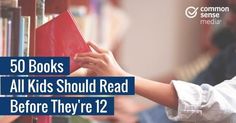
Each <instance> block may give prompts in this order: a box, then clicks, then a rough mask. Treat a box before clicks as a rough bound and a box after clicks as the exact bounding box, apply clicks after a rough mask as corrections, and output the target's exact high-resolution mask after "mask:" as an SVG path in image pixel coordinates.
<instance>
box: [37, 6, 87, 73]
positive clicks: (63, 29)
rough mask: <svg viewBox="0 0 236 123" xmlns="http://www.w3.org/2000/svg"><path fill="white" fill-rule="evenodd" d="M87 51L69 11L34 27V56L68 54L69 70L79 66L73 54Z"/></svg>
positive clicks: (71, 70)
mask: <svg viewBox="0 0 236 123" xmlns="http://www.w3.org/2000/svg"><path fill="white" fill-rule="evenodd" d="M89 51H90V48H89V46H88V45H87V44H86V42H85V41H84V39H83V37H82V36H81V34H80V32H79V30H78V28H77V26H76V24H75V21H74V20H73V17H72V15H71V13H70V12H69V11H65V12H63V13H62V14H60V15H59V16H58V17H56V18H54V19H52V20H51V21H49V22H47V23H46V24H44V25H42V26H40V27H38V28H37V29H36V43H35V56H47V57H49V56H50V57H51V56H57V57H66V56H67V57H68V56H69V57H70V72H74V71H75V70H77V69H78V68H80V65H79V64H78V63H77V62H75V61H74V60H73V59H74V56H75V54H76V53H82V52H89Z"/></svg>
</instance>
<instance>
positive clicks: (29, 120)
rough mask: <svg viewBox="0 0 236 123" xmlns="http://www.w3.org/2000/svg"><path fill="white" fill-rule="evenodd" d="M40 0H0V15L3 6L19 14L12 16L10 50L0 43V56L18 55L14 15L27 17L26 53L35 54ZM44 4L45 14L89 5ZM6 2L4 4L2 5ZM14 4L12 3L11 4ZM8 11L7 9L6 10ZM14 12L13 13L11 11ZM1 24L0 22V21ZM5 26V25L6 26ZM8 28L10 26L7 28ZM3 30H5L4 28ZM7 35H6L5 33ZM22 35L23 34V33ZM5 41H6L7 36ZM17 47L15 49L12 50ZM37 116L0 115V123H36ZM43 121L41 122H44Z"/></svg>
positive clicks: (52, 0)
mask: <svg viewBox="0 0 236 123" xmlns="http://www.w3.org/2000/svg"><path fill="white" fill-rule="evenodd" d="M39 1H40V0H1V1H0V17H1V18H3V15H4V14H5V13H8V12H4V11H5V10H4V11H3V8H17V9H19V10H16V12H18V13H19V14H20V15H19V16H13V21H12V22H13V24H15V25H12V26H14V27H17V29H15V28H12V30H9V32H10V31H13V33H12V36H11V37H10V38H11V43H12V44H11V45H12V46H10V47H11V49H12V51H11V52H10V53H8V54H7V49H9V48H10V47H8V48H7V47H5V50H6V53H3V52H5V50H4V47H3V46H2V45H0V53H1V54H0V56H19V53H18V51H19V46H20V44H19V42H20V35H21V34H20V32H21V31H22V30H20V29H18V27H19V28H20V25H21V24H22V23H21V20H20V19H19V18H16V17H23V16H26V17H29V18H30V22H29V27H28V28H29V29H28V30H29V32H28V33H29V34H28V35H29V36H28V37H29V47H28V50H29V52H28V55H29V56H35V37H36V33H35V31H36V27H37V2H39ZM41 1H43V2H44V4H45V10H44V11H45V14H46V15H50V14H60V13H62V12H63V11H65V10H67V9H68V8H69V6H71V5H73V6H78V5H86V6H89V4H90V0H41ZM5 3H6V5H4V4H5ZM13 4H14V5H13ZM6 11H8V10H6ZM13 14H14V13H13ZM14 15H15V14H14ZM0 24H2V23H0ZM6 27H7V26H6ZM9 29H10V28H9ZM4 31H5V30H4ZM4 31H3V29H2V28H1V31H0V34H1V33H2V34H3V33H5V32H4ZM5 36H7V35H5ZM23 36H24V35H23ZM3 38H4V37H0V40H1V41H0V43H3ZM5 38H6V41H7V37H5ZM13 49H17V50H13ZM39 117H41V119H45V118H46V119H47V121H46V122H47V123H50V120H51V118H50V117H49V116H39ZM37 119H38V116H37V117H36V116H1V117H0V123H37ZM46 122H45V121H44V122H43V123H46ZM39 123H40V122H39Z"/></svg>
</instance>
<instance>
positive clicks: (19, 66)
mask: <svg viewBox="0 0 236 123" xmlns="http://www.w3.org/2000/svg"><path fill="white" fill-rule="evenodd" d="M10 70H11V72H12V73H16V72H17V71H18V72H19V73H23V72H24V71H25V61H24V60H23V59H20V60H17V59H11V69H10Z"/></svg>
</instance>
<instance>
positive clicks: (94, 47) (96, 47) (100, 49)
mask: <svg viewBox="0 0 236 123" xmlns="http://www.w3.org/2000/svg"><path fill="white" fill-rule="evenodd" d="M88 45H89V46H90V47H92V48H93V49H94V50H95V51H96V52H98V53H103V52H105V50H104V49H102V48H100V47H98V46H97V45H96V44H95V43H92V42H88Z"/></svg>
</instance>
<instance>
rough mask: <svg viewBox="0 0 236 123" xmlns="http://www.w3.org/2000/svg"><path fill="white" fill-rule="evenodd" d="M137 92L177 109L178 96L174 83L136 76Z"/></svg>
mask: <svg viewBox="0 0 236 123" xmlns="http://www.w3.org/2000/svg"><path fill="white" fill-rule="evenodd" d="M135 90H136V93H137V94H139V95H141V96H144V97H146V98H148V99H150V100H153V101H155V102H157V103H159V104H162V105H165V106H167V107H170V108H173V109H177V107H178V96H177V93H176V91H175V88H174V86H173V85H172V84H165V83H160V82H155V81H151V80H147V79H144V78H141V77H135Z"/></svg>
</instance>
